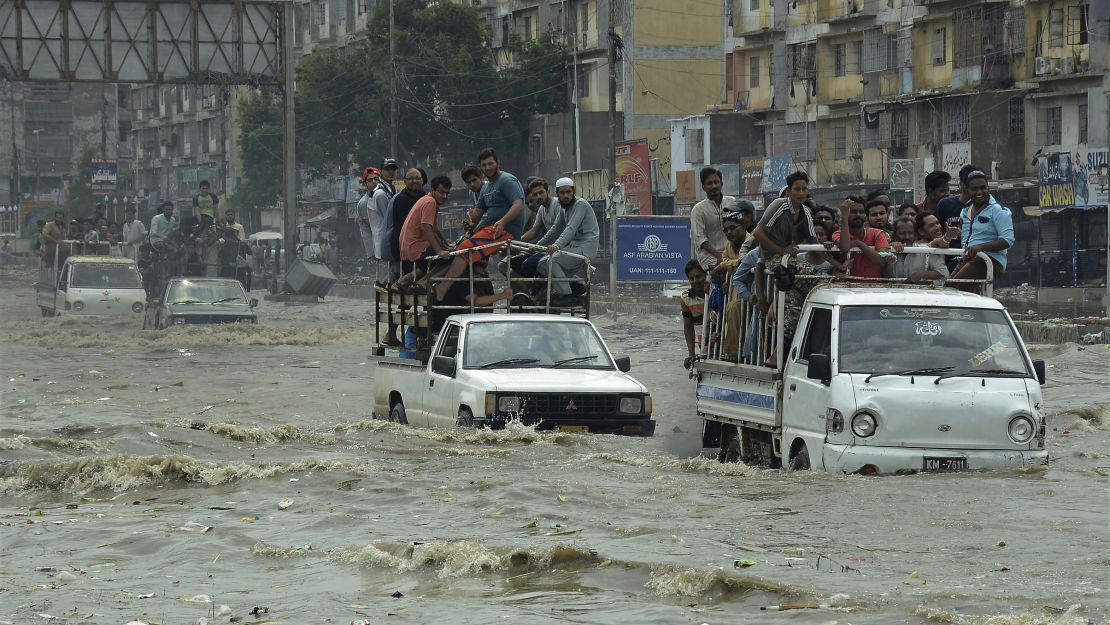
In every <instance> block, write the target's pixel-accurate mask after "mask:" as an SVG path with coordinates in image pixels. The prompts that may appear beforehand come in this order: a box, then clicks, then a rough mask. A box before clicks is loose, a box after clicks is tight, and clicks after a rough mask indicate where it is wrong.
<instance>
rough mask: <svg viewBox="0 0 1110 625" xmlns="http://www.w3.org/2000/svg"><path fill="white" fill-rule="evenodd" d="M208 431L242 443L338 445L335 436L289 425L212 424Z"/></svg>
mask: <svg viewBox="0 0 1110 625" xmlns="http://www.w3.org/2000/svg"><path fill="white" fill-rule="evenodd" d="M206 429H207V430H208V431H209V432H211V433H213V434H215V435H217V436H223V437H224V438H229V439H231V440H233V441H237V442H240V443H257V444H260V445H273V444H275V443H280V442H284V441H292V440H304V441H311V442H313V443H318V444H320V445H334V444H335V443H336V437H335V436H329V435H325V434H317V433H316V432H312V431H310V430H305V429H304V428H300V427H297V426H295V425H290V424H287V423H283V424H281V425H273V426H260V427H250V426H245V425H236V424H234V423H211V424H209V425H208V427H207V428H206Z"/></svg>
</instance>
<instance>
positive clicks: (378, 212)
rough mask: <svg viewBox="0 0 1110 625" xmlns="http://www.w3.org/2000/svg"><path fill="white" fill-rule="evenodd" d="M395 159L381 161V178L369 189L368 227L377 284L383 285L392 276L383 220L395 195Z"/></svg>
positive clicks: (387, 240)
mask: <svg viewBox="0 0 1110 625" xmlns="http://www.w3.org/2000/svg"><path fill="white" fill-rule="evenodd" d="M397 169H398V167H397V161H395V160H393V159H391V158H387V159H385V160H384V161H382V168H381V179H380V180H378V184H377V185H376V186H375V187H374V188H373V189H371V190H370V194H371V195H370V207H369V208H370V212H369V219H370V229H371V230H372V231H373V233H374V257H375V258H377V261H378V262H377V264H378V270H377V284H378V286H380V287H383V288H384V287H385V286H387V285H388V284H389V281H390V279H391V277H392V269H393V268H392V267H391V266H390V263H389V261H388V260H387V257H388V256H389V238H388V237H387V236H386V235H385V222H386V221H387V220H388V219H390V217H389V215H390V211H389V202H390V201H391V200H392V199H393V197H394V196H395V195H397V189H395V188H394V187H393V180H394V179H395V178H396V177H397Z"/></svg>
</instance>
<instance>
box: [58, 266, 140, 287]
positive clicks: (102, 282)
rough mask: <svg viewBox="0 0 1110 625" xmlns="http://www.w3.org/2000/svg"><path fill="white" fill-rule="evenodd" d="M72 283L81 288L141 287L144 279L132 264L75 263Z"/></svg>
mask: <svg viewBox="0 0 1110 625" xmlns="http://www.w3.org/2000/svg"><path fill="white" fill-rule="evenodd" d="M70 284H71V285H72V286H74V287H77V288H79V289H108V288H113V289H141V288H143V281H142V280H141V279H139V273H138V272H137V271H136V270H135V267H133V266H131V265H122V264H112V265H97V264H93V263H74V265H73V279H72V280H71V281H70Z"/></svg>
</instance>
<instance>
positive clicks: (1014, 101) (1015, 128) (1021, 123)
mask: <svg viewBox="0 0 1110 625" xmlns="http://www.w3.org/2000/svg"><path fill="white" fill-rule="evenodd" d="M1009 118H1010V123H1009V129H1010V134H1012V135H1024V134H1025V100H1023V99H1022V98H1010V105H1009Z"/></svg>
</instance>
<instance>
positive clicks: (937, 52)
mask: <svg viewBox="0 0 1110 625" xmlns="http://www.w3.org/2000/svg"><path fill="white" fill-rule="evenodd" d="M932 47H933V65H944V64H945V63H947V62H948V29H947V28H937V29H935V30H933V41H932Z"/></svg>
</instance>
